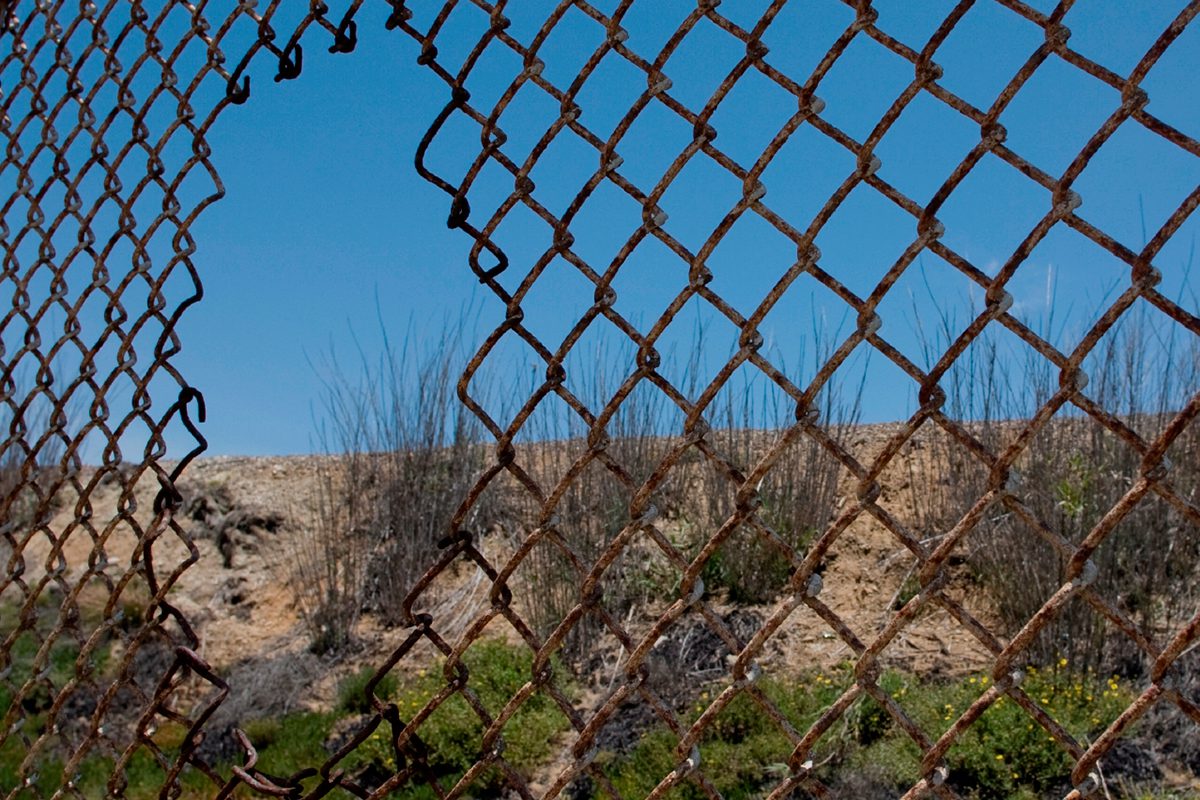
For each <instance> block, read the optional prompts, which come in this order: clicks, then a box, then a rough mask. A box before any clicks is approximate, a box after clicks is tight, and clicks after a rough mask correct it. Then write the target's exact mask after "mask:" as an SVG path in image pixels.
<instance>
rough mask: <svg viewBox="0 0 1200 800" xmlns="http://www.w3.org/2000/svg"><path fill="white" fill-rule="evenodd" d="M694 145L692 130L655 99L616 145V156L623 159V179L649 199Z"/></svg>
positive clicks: (659, 99) (642, 111)
mask: <svg viewBox="0 0 1200 800" xmlns="http://www.w3.org/2000/svg"><path fill="white" fill-rule="evenodd" d="M691 143H692V130H691V126H690V125H688V123H687V122H686V121H684V119H683V118H682V117H680V116H679V115H678V114H676V113H675V112H674V111H672V110H671V109H669V108H667V107H666V106H665V105H663V103H662V101H661V98H657V97H656V98H655V99H653V100H652V101H651V102H650V103H649V104H648V105H646V107H645V108H643V109H642V110H641V112H639V113H638V115H637V117H636V118H635V119H634V120H633V123H632V124H631V125H630V126H629V127H628V129H627V130H626V132H625V135H624V136H623V137H621V141H620V142H618V144H617V153H618V154H619V155H620V156H621V158H622V159H624V163H623V164H622V165H621V167H620V172H621V175H623V176H624V177H625V178H626V179H627V180H629V181H630V182H631V183H633V184H634V185H635V186H637V187H638V188H639V189H640V190H641V191H642V192H643V194H647V195H648V194H650V192H651V191H652V190H653V189H654V187H655V186H656V185H657V184H658V183H659V181H661V180H662V179H663V176H664V175H665V174H666V172H667V170H668V168H670V166H671V164H673V163H674V162H675V159H676V158H678V157H679V154H680V153H682V152H683V151H684V149H685V148H687V147H688V146H689V145H690V144H691Z"/></svg>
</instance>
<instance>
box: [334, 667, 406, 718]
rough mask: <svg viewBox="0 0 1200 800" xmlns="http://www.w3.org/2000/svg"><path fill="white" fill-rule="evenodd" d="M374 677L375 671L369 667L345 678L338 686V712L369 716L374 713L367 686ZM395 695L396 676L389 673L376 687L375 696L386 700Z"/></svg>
mask: <svg viewBox="0 0 1200 800" xmlns="http://www.w3.org/2000/svg"><path fill="white" fill-rule="evenodd" d="M373 677H375V670H374V669H373V668H372V667H369V666H368V667H363V668H362V669H360V670H358V672H355V673H354V674H352V675H348V676H346V677H345V678H343V679H342V682H341V684H340V685H339V686H338V705H337V707H338V710H340V711H345V712H347V713H349V714H369V713H370V712H371V711H373V710H374V709H373V707H372V706H371V698H370V696H368V695H367V684H368V683H370V682H371V678H373ZM395 693H396V676H395V675H393V674H392V673H390V672H389V673H387V674H386V675H384V676H383V677H382V678H380V679H379V683H377V684H376V685H375V696H376V697H379V698H380V699H385V698H388V697H391V696H392V695H394V694H395Z"/></svg>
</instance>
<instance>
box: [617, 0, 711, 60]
mask: <svg viewBox="0 0 1200 800" xmlns="http://www.w3.org/2000/svg"><path fill="white" fill-rule="evenodd" d="M695 10H696V4H695V3H691V2H688V0H664V2H662V3H656V4H655V5H654V7H653V8H651V7H649V6H644V5H643V6H639V5H637V4H636V3H635V4H632V5H630V7H629V8H628V9H626V11H625V13H624V14H623V15H622V16H621V26H622V27H623V28H625V30H626V31H628V33H629V43H628V45H629V48H630V49H631V50H633V51H634V52H636V53H638V54H639V55H640V57H641V58H644V59H645V60H646V61H648V62H651V63H653V62H654V60H655V59H656V58H657V56H658V55H659V53H660V52H661V51H662V49H663V47H665V46H666V44H667V42H668V41H669V40H670V39H671V37H672V35H673V34H674V33H675V31H676V30H677V29H678V27H679V26H680V25H682V24H683V23H684V21H685V20H686V19H687V18H688V16H689V15H690V14H692V13H693V12H694V11H695Z"/></svg>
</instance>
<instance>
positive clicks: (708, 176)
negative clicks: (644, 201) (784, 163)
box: [659, 154, 743, 253]
mask: <svg viewBox="0 0 1200 800" xmlns="http://www.w3.org/2000/svg"><path fill="white" fill-rule="evenodd" d="M742 195H743V187H742V184H741V183H740V182H739V181H738V180H737V179H736V178H734V176H733V175H731V174H730V173H729V172H728V171H727V170H725V169H723V168H721V167H720V166H719V165H718V164H716V163H715V162H713V161H712V160H710V159H709V158H707V157H706V156H704V155H701V154H697V155H695V156H692V158H691V159H689V160H688V162H687V163H686V164H684V165H683V168H682V169H681V170H679V171H678V173H677V174H676V175H675V177H674V179H673V180H672V181H671V186H670V188H668V189H667V191H666V193H665V194H663V195H662V196H661V200H660V201H659V203H660V206H661V207H662V210H663V211H664V212H666V214H667V218H666V220H665V222H664V223H663V228H664V230H665V231H666V232H667V233H668V234H670V235H671V236H673V237H674V238H675V239H677V240H678V241H679V243H680V244H682V245H683V246H684V247H686V248H687V249H688V250H689V251H690V252H692V253H698V252H699V251H700V250H701V248H703V247H704V245H705V243H707V242H708V241H709V240H710V238H713V237H714V234H716V232H717V231H718V230H719V229H720V227H721V225H722V223H723V222H724V220H725V219H726V217H727V215H728V214H729V213H730V212H731V211H732V210H733V208H734V207H735V206H736V205H737V204H738V201H739V200H741V198H742Z"/></svg>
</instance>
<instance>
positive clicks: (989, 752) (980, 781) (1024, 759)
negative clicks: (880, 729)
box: [863, 659, 1133, 799]
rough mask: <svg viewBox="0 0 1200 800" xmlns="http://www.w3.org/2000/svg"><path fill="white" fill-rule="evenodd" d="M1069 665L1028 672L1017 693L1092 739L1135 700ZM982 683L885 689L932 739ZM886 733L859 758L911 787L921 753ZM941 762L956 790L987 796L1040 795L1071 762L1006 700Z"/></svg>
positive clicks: (1115, 682) (1115, 684) (1116, 683)
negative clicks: (880, 765) (886, 767)
mask: <svg viewBox="0 0 1200 800" xmlns="http://www.w3.org/2000/svg"><path fill="white" fill-rule="evenodd" d="M1067 667H1068V664H1067V663H1066V661H1065V659H1064V660H1063V661H1062V662H1060V663H1059V664H1058V665H1055V666H1054V667H1052V668H1047V669H1041V670H1039V669H1038V668H1036V667H1031V668H1030V669H1029V671H1028V677H1027V678H1026V680H1025V682H1024V683H1023V684H1022V688H1023V689H1024V691H1025V692H1026V694H1028V695H1029V696H1030V697H1031V698H1032V699H1033V701H1034V702H1035V703H1037V704H1038V705H1040V706H1041V707H1042V708H1043V709H1045V710H1046V712H1047V713H1049V714H1050V715H1051V716H1052V717H1053V718H1054V719H1056V720H1057V721H1058V722H1059V724H1061V725H1062V726H1063V727H1064V728H1065V729H1066V730H1067V731H1068V732H1069V733H1070V734H1071V735H1072V736H1074V737H1075V738H1076V739H1078V740H1083V739H1087V738H1089V737H1091V738H1094V737H1095V735H1097V734H1098V733H1099V732H1100V731H1102V730H1103V729H1104V728H1106V727H1107V726H1108V725H1109V724H1110V723H1111V722H1112V721H1113V720H1114V719H1116V718H1117V716H1118V715H1119V714H1120V713H1121V712H1122V711H1123V710H1124V709H1125V707H1126V706H1127V705H1128V704H1129V702H1130V701H1131V700H1132V699H1133V695H1132V693H1131V692H1130V690H1129V689H1127V688H1125V687H1123V686H1122V685H1121V683H1120V680H1119V679H1118V678H1117V677H1115V676H1113V677H1110V678H1107V679H1104V680H1101V679H1099V678H1098V677H1097V676H1095V675H1094V674H1088V673H1082V674H1081V673H1076V672H1072V671H1070V670H1068V669H1067ZM885 680H888V679H887V678H886V676H885ZM988 682H989V678H988V677H987V676H984V675H972V676H969V677H967V678H963V679H962V680H960V681H956V682H953V683H940V684H937V683H928V684H921V683H918V682H916V681H913V680H911V679H908V678H905V677H903V676H894V677H892V678H891V679H890V686H889V687H888V688H889V689H890V692H891V694H892V696H893V697H894V698H895V699H896V700H897V701H898V702H899V703H900V705H901V706H902V707H903V708H904V709H905V711H906V712H907V713H908V714H909V715H910V716H911V717H912V718H913V720H914V721H915V722H916V723H917V724H918V725H919V726H920V727H921V728H922V729H923V730H925V731H926V733H927V734H929V735H930V736H931V737H937V736H941V735H942V734H943V733H945V731H946V730H948V729H949V728H950V726H951V725H952V724H953V723H954V721H955V720H957V719H958V717H959V716H960V715H961V714H962V713H963V712H964V711H965V710H966V709H967V708H968V707H969V706H970V705H971V703H973V702H974V701H975V700H976V699H977V698H978V697H979V696H980V695H981V694H982V693H983V692H984V691H985V690H986V689H987V686H988ZM872 702H873V701H872ZM889 730H890V733H889V734H888V735H887V736H885V737H884V738H883V739H880V740H876V743H875V744H872V745H871V746H870V747H868V748H867V750H866V751H865V753H864V754H863V756H864V758H865V760H867V761H870V762H872V763H879V762H881V761H882V762H886V763H887V764H889V765H890V772H891V777H892V779H893V780H894V781H895V783H896V785H897V786H902V785H909V784H911V783H912V782H914V781H916V780H917V779H918V777H919V773H918V766H919V763H920V754H919V752H918V750H917V748H916V745H915V744H913V743H912V741H911V740H910V739H909V738H908V736H907V735H906V734H904V733H903V731H900V730H898V729H896V728H895V727H894V726H891V727H890V728H889ZM897 741H898V742H899V744H897V743H896V742H897ZM906 756H907V757H906ZM946 765H947V767H948V769H949V773H950V782H951V783H952V784H953V785H954V786H956V787H958V788H961V789H967V790H969V791H972V792H973V793H975V794H976V795H977V796H978V797H979V798H981V799H986V798H1011V797H1020V796H1023V794H1028V793H1033V794H1034V795H1040V794H1044V793H1045V792H1046V791H1049V790H1051V789H1054V788H1057V787H1058V786H1059V784H1061V783H1063V782H1064V780H1065V779H1066V777H1067V776H1068V775H1069V773H1070V769H1071V760H1070V758H1069V756H1068V755H1067V753H1066V751H1064V750H1063V749H1062V747H1061V746H1060V745H1059V744H1058V743H1057V742H1056V741H1055V740H1054V739H1053V738H1052V737H1051V736H1050V735H1049V734H1048V733H1047V732H1046V730H1045V729H1044V728H1042V726H1041V725H1039V724H1038V723H1037V722H1036V721H1035V720H1034V719H1033V717H1031V716H1030V715H1029V713H1028V712H1027V711H1025V710H1024V709H1023V708H1021V707H1020V706H1019V705H1018V704H1017V703H1016V702H1015V701H1014V700H1012V699H1011V698H1009V697H1007V696H1005V697H1001V698H999V699H998V700H997V701H996V702H995V703H993V704H992V705H991V706H990V707H989V708H988V710H987V711H985V712H984V713H983V715H982V716H980V717H979V719H977V720H976V721H975V722H974V724H972V725H971V726H970V727H969V728H968V729H967V730H966V731H965V732H964V733H963V734H962V735H961V736H960V737H959V738H958V740H957V741H956V742H955V743H954V745H953V746H952V747H951V748H950V750H949V751H948V752H947V753H946Z"/></svg>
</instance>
